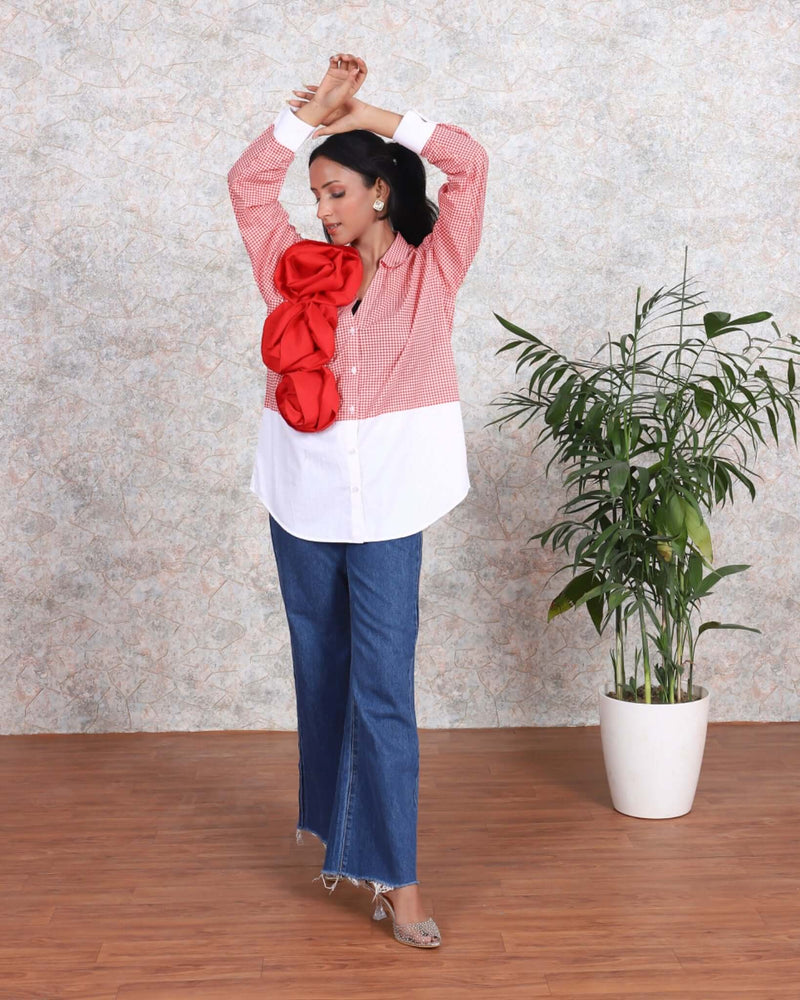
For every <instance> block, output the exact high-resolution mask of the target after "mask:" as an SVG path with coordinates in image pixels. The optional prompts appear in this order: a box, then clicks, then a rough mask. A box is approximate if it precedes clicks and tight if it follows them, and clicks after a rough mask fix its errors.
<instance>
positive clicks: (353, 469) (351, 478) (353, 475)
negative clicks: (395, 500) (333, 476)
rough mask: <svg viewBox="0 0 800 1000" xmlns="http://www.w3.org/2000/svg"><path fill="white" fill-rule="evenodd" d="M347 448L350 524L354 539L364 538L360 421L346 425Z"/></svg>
mask: <svg viewBox="0 0 800 1000" xmlns="http://www.w3.org/2000/svg"><path fill="white" fill-rule="evenodd" d="M343 426H344V428H345V441H346V446H347V474H348V482H349V484H350V524H351V528H352V531H353V537H354V538H356V539H360V538H363V537H364V498H363V493H362V489H361V461H360V457H359V454H358V421H357V420H347V421H345V423H344V425H343Z"/></svg>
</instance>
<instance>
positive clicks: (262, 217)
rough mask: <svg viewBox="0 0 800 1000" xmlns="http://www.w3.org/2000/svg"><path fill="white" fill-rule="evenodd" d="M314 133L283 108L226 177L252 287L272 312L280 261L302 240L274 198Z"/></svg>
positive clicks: (275, 297)
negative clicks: (253, 286) (251, 275)
mask: <svg viewBox="0 0 800 1000" xmlns="http://www.w3.org/2000/svg"><path fill="white" fill-rule="evenodd" d="M313 131H314V126H313V125H308V124H307V123H306V122H304V121H301V119H299V118H298V117H297V116H296V115H295V114H294V113H293V112H292V111H291V109H290V108H283V109H282V111H281V112H280V113H279V114H278V116H277V118H276V119H275V121H274V122H273V123H272V125H270V126H269V128H268V129H267V130H266V131H265V132H264V133H262V134H261V135H260V136H259V137H258V138H257V139H256V140H255V142H253V143H252V144H251V145H250V146H248V147H247V149H246V150H245V151H244V152H243V153H242V155H241V156H240V157H239V159H238V160H237V161H236V163H234V165H233V166H232V167H231V169H230V172H229V173H228V191H229V192H230V196H231V202H232V204H233V212H234V215H235V216H236V222H237V223H238V226H239V231H240V232H241V234H242V239H243V240H244V245H245V247H246V248H247V252H248V254H249V255H250V261H251V263H252V265H253V274H254V276H255V279H256V284H257V285H258V288H259V291H260V292H261V294H262V296H263V297H264V300H265V302H266V303H267V305H268V306H269V307H270V309H274V308H276V307H277V306H278V305H280V303H281V302H282V301H283V299H282V298H281V296H280V295H279V294H278V292H277V290H276V289H275V285H274V283H273V280H272V279H273V275H274V273H275V267H276V265H277V263H278V259H279V258H280V256H281V254H282V253H283V252H284V251H285V250H286V249H288V247H290V246H291V245H292V244H293V243H297V242H299V241H300V240H301V239H303V237H302V236H301V235H300V234H299V233H298V232H297V230H296V229H295V228H294V226H293V225H291V223H290V222H289V216H288V213H287V212H286V209H285V208H284V207H283V206H282V205H281V204H280V202H279V201H278V197H279V195H280V192H281V188H282V187H283V182H284V180H285V178H286V173H287V171H288V169H289V167H290V165H291V163H292V161H293V160H294V156H295V152H296V151H297V150H298V149H299V148H300V146H301V144H302V143H303V142H304V141H305V139H306V138H307V137H308V136H309V135H311V133H312V132H313Z"/></svg>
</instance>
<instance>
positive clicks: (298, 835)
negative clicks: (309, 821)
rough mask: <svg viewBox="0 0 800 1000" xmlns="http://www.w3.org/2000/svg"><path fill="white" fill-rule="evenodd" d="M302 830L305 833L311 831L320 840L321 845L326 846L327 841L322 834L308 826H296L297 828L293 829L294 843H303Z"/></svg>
mask: <svg viewBox="0 0 800 1000" xmlns="http://www.w3.org/2000/svg"><path fill="white" fill-rule="evenodd" d="M304 832H306V833H313V834H314V836H315V837H316V838H317V840H321V841H322V844H323V846H324V847H326V848H327V846H328V842H327V841H326V840H325V838H324V837H323V836H321V835H320V834H318V833H317V831H316V830H312V829H311V827H310V826H298V828H297V830H296V831H295V835H294V838H295V842H296V843H298V844H302V843H304V840H303V833H304Z"/></svg>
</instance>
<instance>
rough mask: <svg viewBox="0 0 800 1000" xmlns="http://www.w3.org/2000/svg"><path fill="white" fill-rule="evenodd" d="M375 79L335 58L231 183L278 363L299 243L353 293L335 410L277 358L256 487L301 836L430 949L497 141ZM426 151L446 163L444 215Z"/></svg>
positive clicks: (329, 870) (339, 328)
mask: <svg viewBox="0 0 800 1000" xmlns="http://www.w3.org/2000/svg"><path fill="white" fill-rule="evenodd" d="M366 75H367V67H366V65H365V63H364V61H363V60H362V59H360V58H357V57H355V56H353V55H350V54H349V53H338V54H337V55H335V56H332V57H331V58H330V61H329V66H328V70H327V72H326V74H325V77H324V79H323V80H322V82H321V83H320V84H319V86H316V87H314V86H311V85H305V86H306V89H304V90H295V91H293V93H294V94H295V95H297V99H295V100H292V99H289V101H288V102H287V103H288V104H289V105H291V107H285V108H284V109H283V110H282V111H281V112H280V114H279V115H278V116H277V118H276V120H275V121H274V123H273V124H272V125H270V127H269V128H268V129H267V130H266V132H264V133H263V135H261V136H260V137H259V138H258V139H256V140H255V142H254V143H253V144H252V145H251V146H249V147H248V149H247V150H245V152H244V153H243V154H242V156H241V157H240V158H239V160H238V161H237V162H236V164H235V165H234V166H233V168H232V169H231V171H230V174H229V176H228V184H229V189H230V194H231V199H232V202H233V208H234V212H235V215H236V219H237V222H238V224H239V228H240V230H241V233H242V237H243V239H244V243H245V246H246V248H247V251H248V253H249V255H250V258H251V261H252V265H253V272H254V275H255V279H256V282H257V284H258V287H259V289H260V290H261V293H262V295H263V296H264V299H265V301H266V302H267V305H268V306H269V308H270V315H269V316H268V317H267V322H266V323H265V331H264V340H262V352H263V356H264V358H265V362H266V363H267V364H269V365H270V367H272V366H273V362H272V361H271V360H270V359H272V358H274V357H279V356H282V355H281V350H282V348H281V345H280V343H279V342H280V332H281V331H282V330H283V329H284V326H285V324H284V326H282V323H283V322H284V319H285V317H286V316H290V318H291V317H295V318H296V315H297V310H298V309H299V310H300V312H302V311H303V308H304V302H303V301H302V299H303V296H302V294H300V293H298V295H297V296H296V301H290V300H291V287H290V286H291V282H290V281H289V280H288V279H287V274H289V276H290V277H291V274H292V273H293V272H292V269H291V266H290V265H289V264H287V261H289V259H290V258H291V257H292V254H294V253H295V252H296V253H298V254H300V255H301V256H302V254H303V253H305V252H306V251H308V252H310V253H311V258H310V259H312V260H313V259H314V254H316V253H319V254H320V260H324V262H325V266H326V267H327V266H328V263H329V262H330V261H331V260H333V261H334V265H333V266H334V270H336V269H340V271H341V275H344V277H343V278H342V285H341V288H340V289H339V294H340V299H341V297H342V296H344V298H345V299H346V304H344V305H343V304H341V301H340V300H339V304H338V305H336V306H335V311H334V307H333V306H330V305H328V306H327V309H328V310H329V315H330V317H332V319H331V330H333V329H334V328H335V352H333V354H332V357H331V358H330V359H329V365H322V366H321V367H320V358H322V359H325V358H326V357H327V355H326V354H325V351H324V350H322V349H320V350H317V347H318V344H317V342H316V341H315V344H314V350H313V352H312V353H313V354H314V356H315V358H316V361H315V364H317V371H316V375H314V378H316V377H317V376H319V380H318V381H316V382H314V385H319V386H320V387H322V386H323V384H324V387H325V388H324V393H329V390H331V391H333V397H334V398H333V399H331V397H330V395H328V396H327V397H326V399H327V404H326V406H327V405H328V404H329V408H327V409H326V407H325V406H323V403H322V402H321V399H322V395H323V388H320V389H319V392H318V394H317V395H318V396H319V398H315V399H314V400H312V402H311V403H310V404H309V406H310V407H311V411H310V412H311V416H309V415H308V412H307V410H306V409H304V407H305V403H303V401H302V399H300V397H301V395H302V393H301V391H300V388H299V385H300V382H301V380H302V379H303V378H306V375H305V374H304V373H300V374H299V375H298V376H297V377H296V378H295V379H294V382H292V378H293V377H294V376H295V375H296V374H297V371H296V369H291V366H289V365H287V366H286V367H284V368H283V369H281V368H280V366H279V365H278V364H277V362H275V363H274V364H275V367H276V370H274V371H269V372H268V375H267V391H266V399H265V407H264V410H263V414H262V421H261V425H260V428H259V436H258V445H257V448H256V458H255V465H254V469H253V476H252V480H251V484H250V485H251V489H252V490H253V492H254V493H255V494H256V495H257V496H258V497H259V498H260V499H261V500H262V502H263V503H264V505H265V506H266V508H267V509H268V511H269V512H270V530H271V535H272V542H273V549H274V552H275V558H276V563H277V567H278V578H279V582H280V588H281V594H282V597H283V600H284V604H285V608H286V615H287V619H288V623H289V630H290V636H291V644H292V659H293V669H294V679H295V690H296V695H297V719H298V745H299V765H298V766H299V779H300V781H299V784H300V788H299V819H298V824H297V836H298V839H300V836H301V831H302V830H309V831H310V832H312V833H314V834H315V835H316V836H317V837H318V838H319V839H320V840H321V841H322V842H323V844H324V845H325V848H326V851H325V861H324V865H323V869H322V872H321V873H320V875H319V876H318V878H320V879H321V880H322V882H323V885H324V886H325V887H326V888H330V889H331V890H333V889H334V888H335V886H336V884H337V882H338V881H339V879H340V878H348V879H349V880H350V881H351V882H353V883H354V884H356V885H364V886H366V887H367V888H370V889H371V891H372V892H373V900H374V901H375V902H376V908H375V912H374V913H373V916H374V917H375V918H376V919H380V918H381V917H383V916H385V915H386V914H385V910H384V908H386V909H388V911H389V913H390V914H391V917H392V924H393V928H394V933H395V937H396V938H397V939H398V940H399V941H401V942H402V943H404V944H410V945H413V946H416V947H427V948H432V947H436V946H437V945H438V944H439V943H440V941H441V936H440V934H439V930H438V927H437V926H436V924H435V922H434V921H433V919H432V918H430V917H426V915H425V911H424V910H423V908H422V905H421V902H420V893H419V883H418V881H417V872H416V838H417V796H418V788H419V742H418V734H417V728H416V717H415V707H414V649H415V645H416V640H417V630H418V615H419V610H418V593H419V571H420V563H421V558H422V530H423V529H424V528H425V527H427V526H428V525H430V524H431V523H433V522H434V521H435V520H437V519H438V518H439V517H441V516H442V515H443V514H445V513H446V512H447V511H449V510H451V509H452V508H453V507H454V506H456V504H458V503H459V502H460V501H461V500H462V499H463V498H464V496H465V495H466V493H467V490H468V489H469V480H468V477H467V465H466V453H465V447H464V433H463V424H462V418H461V409H460V403H459V396H458V383H457V378H456V371H455V365H454V362H453V353H452V347H451V335H452V322H453V310H454V302H455V296H456V292H457V290H458V288H459V286H460V285H461V283H462V282H463V280H464V277H465V275H466V272H467V269H468V268H469V266H470V264H471V262H472V260H473V258H474V256H475V253H476V251H477V249H478V243H479V240H480V234H481V226H482V219H483V206H484V200H485V190H486V174H487V155H486V152H485V151H484V149H483V148H482V147H481V146H480V145H479V144H478V143H477V142H476V141H475V140H474V139H472V138H471V137H470V136H469V135H468V134H467V133H466V132H464V131H463V130H462V129H460V128H457V127H456V126H454V125H447V124H437V123H434V122H430V121H428V120H427V119H425V118H423V117H422V116H421V115H418V114H417V113H416V112H414V111H409V112H407V113H406V114H405V115H402V116H401V115H398V114H395V113H393V112H391V111H385V110H382V109H379V108H376V107H372V106H370V105H368V104H366V103H364V102H362V101H360V100H358V99H356V97H355V94H356V92H357V91H358V89H359V87H360V86H361V84H362V83H363V81H364V79H365V78H366ZM292 107H293V108H294V109H295V110H294V111H293V110H292ZM320 126H321V127H320ZM309 136H313V137H314V138H316V137H319V136H328V138H327V139H326V140H325V142H323V143H321V144H320V145H318V146H317V147H316V148H315V149H314V150H313V151H312V152H311V155H310V157H309V184H310V187H311V190H312V192H313V194H314V196H315V198H316V202H317V217H318V218H319V219H320V221H321V222H322V224H323V228H324V233H325V240H326V243H325V244H321V243H318V242H317V243H314V242H310V241H304V240H303V238H302V237H301V236H300V234H299V233H298V232H297V231H296V230H295V229H294V228H293V227H292V226H291V225H290V223H289V220H288V216H287V214H286V212H285V210H284V209H283V208H282V206H281V205H280V203H279V201H278V197H279V194H280V190H281V186H282V184H283V181H284V178H285V175H286V172H287V170H288V168H289V165H290V164H291V162H292V160H293V158H294V154H295V152H296V151H297V150H298V149H299V147H300V146H301V144H302V143H303V142H304V141H305V140H306V139H307V138H308V137H309ZM381 137H383V138H381ZM385 139H391V140H392V141H391V142H386V141H385ZM418 154H422V155H424V156H425V157H426V159H428V160H429V161H430V162H431V163H433V164H434V165H435V166H437V167H439V168H440V169H441V170H442V171H444V172H445V173H446V174H447V183H445V184H444V185H442V187H441V188H440V190H439V196H438V200H439V208H438V211H437V208H436V206H435V205H434V204H433V203H432V202H431V201H429V200H428V199H427V197H426V194H425V169H424V165H423V163H422V160H421V159H420V156H419V155H418ZM334 248H339V249H334ZM354 251H357V254H358V256H357V257H356V254H355V253H354ZM351 265H353V266H354V267H355V268H356V271H355V277H353V273H354V272H353V271H352V269H351V270H350V271H348V270H347V269H348V268H350V267H351ZM345 272H347V273H346V274H345ZM320 273H322V272H320ZM337 273H338V272H337ZM341 275H340V276H341ZM311 277H312V278H313V273H312V275H311ZM307 278H308V273H306V274H305V277H304V279H303V280H304V281H305V280H306V279H307ZM359 278H360V281H359ZM301 284H302V282H301ZM356 285H357V286H358V287H357V288H356ZM342 289H344V291H342ZM303 290H304V292H305V295H306V300H305V307H308V306H309V301H308V300H309V294H310V293H309V292H308V287H307V286H305V285H304V286H303ZM312 291H313V289H312ZM311 297H313V295H312V296H311ZM293 310H294V311H293ZM279 316H281V317H283V318H282V319H281V321H280V322H279V321H278V317H279ZM306 321H307V326H306V327H304V328H303V329H304V331H305V333H307V332H308V329H309V328H310V326H313V324H311V322H310V320H308V317H307V316H306V317H305V319H304V320H303V322H306ZM298 322H300V321H299V320H298ZM289 325H291V324H289ZM323 325H324V324H323ZM276 330H277V331H278V332H277V333H276ZM317 339H318V340H319V339H320V338H317ZM268 341H269V343H267V342H268ZM331 343H332V342H331ZM296 367H297V366H296ZM300 367H302V365H301V366H300ZM328 367H329V373H332V377H331V375H330V374H326V370H327V369H328ZM281 371H282V372H283V375H282V376H281V374H280V372H281ZM312 374H313V373H312ZM308 377H309V378H311V376H308ZM326 379H327V381H325V380H326ZM290 383H291V384H290ZM287 386H289V388H287ZM337 393H338V395H337ZM298 401H299V402H298ZM301 411H302V413H301ZM315 421H316V422H315ZM328 878H330V879H331V881H332V884H331V885H330V886H329V885H328V883H327V881H326V879H328Z"/></svg>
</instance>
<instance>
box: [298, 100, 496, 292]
mask: <svg viewBox="0 0 800 1000" xmlns="http://www.w3.org/2000/svg"><path fill="white" fill-rule="evenodd" d="M312 90H313V88H312ZM311 92H312V91H309V92H308V93H311ZM295 93H297V91H295ZM294 103H296V104H299V102H294ZM307 107H308V106H307ZM300 113H301V114H302V113H303V111H301V112H300ZM348 128H367V129H369V130H370V131H372V132H376V133H377V134H378V135H382V136H384V137H385V138H387V139H393V140H394V141H395V142H399V143H400V144H401V145H403V146H406V147H408V148H409V149H413V150H414V152H415V153H418V154H419V155H420V156H423V157H424V158H425V159H426V160H428V161H429V162H430V163H432V164H433V165H434V166H435V167H438V168H439V169H440V170H441V171H442V172H443V173H445V174H447V181H446V182H445V183H444V184H443V185H442V186H441V187H440V188H439V194H438V201H439V218H438V219H437V220H436V223H435V224H434V227H433V232H432V233H431V234H430V235H429V236H426V237H425V239H424V240H423V241H422V243H421V244H420V250H421V251H422V252H423V253H429V254H431V256H432V257H433V259H434V260H435V262H436V264H437V266H438V268H439V270H440V272H441V274H442V279H443V280H444V282H445V284H446V286H447V287H448V288H450V289H451V290H452V291H453V292H455V291H456V290H457V289H458V287H459V286H460V285H461V283H462V282H463V281H464V278H465V276H466V273H467V270H468V268H469V266H470V264H471V263H472V261H473V259H474V257H475V254H476V253H477V251H478V245H479V243H480V238H481V231H482V229H483V209H484V204H485V202H486V178H487V174H488V168H489V157H488V155H487V153H486V150H485V149H484V148H483V146H481V144H480V143H479V142H476V140H475V139H473V138H472V136H471V135H469V134H468V133H467V132H465V131H464V130H463V129H461V128H459V127H458V126H457V125H447V124H443V123H436V122H432V121H429V120H428V119H427V118H424V117H423V116H422V115H420V114H418V113H417V112H416V111H407V112H406V113H405V114H404V115H402V116H400V115H398V114H396V113H395V112H393V111H386V110H384V109H383V108H376V107H373V106H372V105H369V104H364V103H363V102H362V101H358V100H355V99H353V100H351V101H350V102H349V113H348V114H347V115H345V116H344V117H342V118H340V119H339V120H337V121H335V122H333V123H332V124H329V125H327V126H326V127H324V128H321V129H318V130H317V131H316V132H315V133H314V134H315V136H318V135H330V134H332V133H334V132H340V131H345V130H346V129H348Z"/></svg>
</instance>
